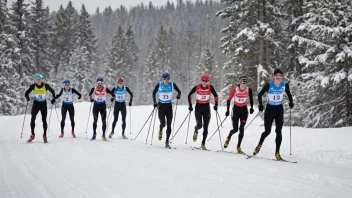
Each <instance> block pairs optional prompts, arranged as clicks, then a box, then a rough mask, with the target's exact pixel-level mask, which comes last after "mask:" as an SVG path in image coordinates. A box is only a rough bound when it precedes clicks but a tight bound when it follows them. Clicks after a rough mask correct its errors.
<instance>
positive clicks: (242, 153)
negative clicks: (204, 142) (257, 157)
mask: <svg viewBox="0 0 352 198" xmlns="http://www.w3.org/2000/svg"><path fill="white" fill-rule="evenodd" d="M217 152H224V153H231V154H237V155H245V156H247V157H249V156H250V155H247V154H246V153H244V152H241V153H238V152H232V151H222V150H218V151H217Z"/></svg>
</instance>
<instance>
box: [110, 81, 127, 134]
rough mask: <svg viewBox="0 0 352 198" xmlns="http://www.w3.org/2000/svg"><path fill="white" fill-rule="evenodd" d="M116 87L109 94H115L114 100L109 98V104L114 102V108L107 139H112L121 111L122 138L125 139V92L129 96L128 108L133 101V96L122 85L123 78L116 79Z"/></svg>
mask: <svg viewBox="0 0 352 198" xmlns="http://www.w3.org/2000/svg"><path fill="white" fill-rule="evenodd" d="M117 83H118V85H117V86H116V87H114V88H113V89H112V90H111V92H113V93H115V99H114V98H111V102H114V100H115V107H114V121H113V122H112V131H111V133H110V135H109V138H112V136H113V135H114V130H115V126H116V122H117V120H118V118H119V112H120V111H121V115H122V138H123V139H127V138H126V136H125V129H126V114H127V111H126V103H125V99H126V91H127V92H128V94H130V102H129V103H128V106H132V100H133V94H132V92H131V90H130V89H129V88H128V87H127V86H126V85H124V84H123V78H122V77H120V78H118V79H117Z"/></svg>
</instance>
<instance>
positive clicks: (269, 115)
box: [258, 83, 293, 152]
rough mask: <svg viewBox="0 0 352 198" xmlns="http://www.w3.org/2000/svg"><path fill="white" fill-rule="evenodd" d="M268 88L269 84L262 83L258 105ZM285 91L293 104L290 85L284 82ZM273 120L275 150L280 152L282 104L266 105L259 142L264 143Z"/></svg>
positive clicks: (282, 118)
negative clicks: (263, 129)
mask: <svg viewBox="0 0 352 198" xmlns="http://www.w3.org/2000/svg"><path fill="white" fill-rule="evenodd" d="M269 89H270V84H269V83H267V84H265V85H264V87H263V89H262V90H261V91H260V92H259V94H258V102H259V105H262V104H263V101H262V96H263V95H264V93H265V92H268V91H269ZM285 93H286V94H287V96H288V99H289V101H290V104H293V99H292V94H291V92H290V87H289V85H288V84H287V83H286V84H285ZM274 120H275V125H276V129H275V132H276V139H275V143H276V152H280V147H281V142H282V126H283V124H284V107H283V105H282V104H281V105H270V104H267V105H266V109H265V113H264V127H265V131H264V132H263V133H262V135H261V137H260V140H259V144H260V145H262V144H263V143H264V140H265V138H266V137H267V136H268V135H269V134H270V132H271V126H272V124H273V121H274Z"/></svg>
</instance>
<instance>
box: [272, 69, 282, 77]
mask: <svg viewBox="0 0 352 198" xmlns="http://www.w3.org/2000/svg"><path fill="white" fill-rule="evenodd" d="M276 74H282V75H284V72H282V71H281V69H275V70H274V76H275V75H276Z"/></svg>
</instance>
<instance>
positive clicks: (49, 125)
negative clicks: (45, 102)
mask: <svg viewBox="0 0 352 198" xmlns="http://www.w3.org/2000/svg"><path fill="white" fill-rule="evenodd" d="M52 112H53V107H52V105H51V110H50V115H49V124H48V132H47V134H49V131H50V121H51V113H52Z"/></svg>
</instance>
